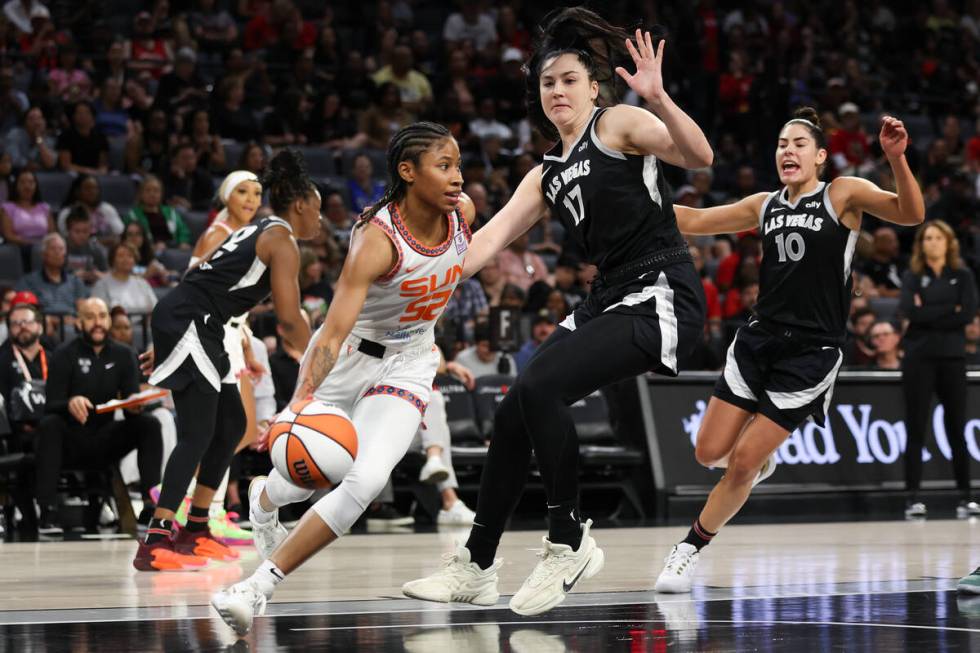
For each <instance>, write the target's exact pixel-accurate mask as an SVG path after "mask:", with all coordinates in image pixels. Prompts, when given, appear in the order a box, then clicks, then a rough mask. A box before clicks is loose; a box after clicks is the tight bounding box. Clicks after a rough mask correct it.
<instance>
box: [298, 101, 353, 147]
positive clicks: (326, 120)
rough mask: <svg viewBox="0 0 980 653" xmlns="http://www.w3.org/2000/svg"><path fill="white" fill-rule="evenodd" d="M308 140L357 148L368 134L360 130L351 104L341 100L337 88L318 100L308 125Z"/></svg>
mask: <svg viewBox="0 0 980 653" xmlns="http://www.w3.org/2000/svg"><path fill="white" fill-rule="evenodd" d="M306 140H307V142H308V143H311V144H323V145H326V146H327V147H333V148H338V149H356V148H359V147H363V146H364V144H365V143H366V141H367V135H366V134H364V133H363V132H361V131H359V130H358V128H357V119H356V118H355V117H354V115H353V114H352V113H351V108H350V106H349V104H348V103H346V102H341V101H340V94H339V93H337V91H336V90H328V91H326V92H325V93H323V94H322V95H321V96H320V98H319V99H318V100H317V102H316V106H315V107H314V109H313V119H312V120H310V121H309V124H307V127H306Z"/></svg>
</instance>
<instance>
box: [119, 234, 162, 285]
mask: <svg viewBox="0 0 980 653" xmlns="http://www.w3.org/2000/svg"><path fill="white" fill-rule="evenodd" d="M122 242H124V243H127V244H129V245H132V247H133V249H135V250H136V252H137V254H138V255H137V257H136V265H135V267H133V274H138V275H141V276H142V277H143V278H145V279H146V280H147V281H149V282H150V284H151V285H164V283H165V282H166V280H167V279H166V277H167V270H166V268H164V267H163V265H162V264H161V263H160V262H159V261H158V260H157V258H156V251H155V250H154V248H153V240H152V238H150V236H149V235H148V233H147V231H146V229H145V228H144V227H143V225H141V224H140V223H139V222H130V223H129V224H127V225H126V230H125V231H124V232H123V237H122Z"/></svg>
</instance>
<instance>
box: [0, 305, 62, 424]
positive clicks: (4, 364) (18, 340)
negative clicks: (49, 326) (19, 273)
mask: <svg viewBox="0 0 980 653" xmlns="http://www.w3.org/2000/svg"><path fill="white" fill-rule="evenodd" d="M6 324H7V329H8V331H9V333H10V339H9V340H8V341H7V342H6V343H4V344H3V345H2V346H0V395H3V401H4V406H5V410H6V414H7V418H8V419H9V421H10V426H11V429H12V430H13V432H14V433H15V434H18V435H19V434H23V433H30V432H32V431H34V430H35V429H36V428H37V425H38V423H39V422H40V421H41V418H42V417H43V416H44V399H45V392H44V384H45V381H47V379H48V355H49V353H50V352H46V351H45V349H44V347H43V345H42V343H41V336H42V334H43V331H44V316H43V315H42V314H41V311H40V309H39V308H38V307H37V306H35V305H33V304H30V303H20V304H17V305H15V306H13V307H12V308H11V309H10V312H9V313H8V314H7V317H6Z"/></svg>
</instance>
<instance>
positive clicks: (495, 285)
mask: <svg viewBox="0 0 980 653" xmlns="http://www.w3.org/2000/svg"><path fill="white" fill-rule="evenodd" d="M498 257H499V255H498V256H495V257H494V258H493V259H492V260H491V261H490V262H489V263H487V264H486V265H485V266H483V269H482V270H480V271H479V272H478V273H477V278H478V279H479V280H480V285H481V286H482V287H483V292H484V293H486V295H487V303H488V304H489V305H490V306H499V305H500V296H501V295H502V294H503V291H504V286H506V285H507V281H506V280H505V279H504V275H503V272H502V271H501V269H500V263H499V258H498Z"/></svg>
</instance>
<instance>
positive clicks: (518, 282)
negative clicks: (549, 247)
mask: <svg viewBox="0 0 980 653" xmlns="http://www.w3.org/2000/svg"><path fill="white" fill-rule="evenodd" d="M529 240H530V236H529V235H528V234H527V233H524V234H522V235H520V236H518V237H517V238H516V239H515V240H514V242H512V243H511V244H510V245H508V246H507V248H506V249H504V250H502V251H501V252H500V253H499V254H497V264H498V265H499V266H500V272H501V274H502V275H503V277H504V281H505V282H506V283H512V284H514V285H515V286H517V287H518V288H520V289H521V290H524V291H527V289H528V288H530V287H531V284H532V283H534V282H535V281H548V266H547V265H546V264H545V262H544V259H542V258H541V257H540V256H538V255H537V254H535V253H534V252H531V251H529V250H528V242H529Z"/></svg>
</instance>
